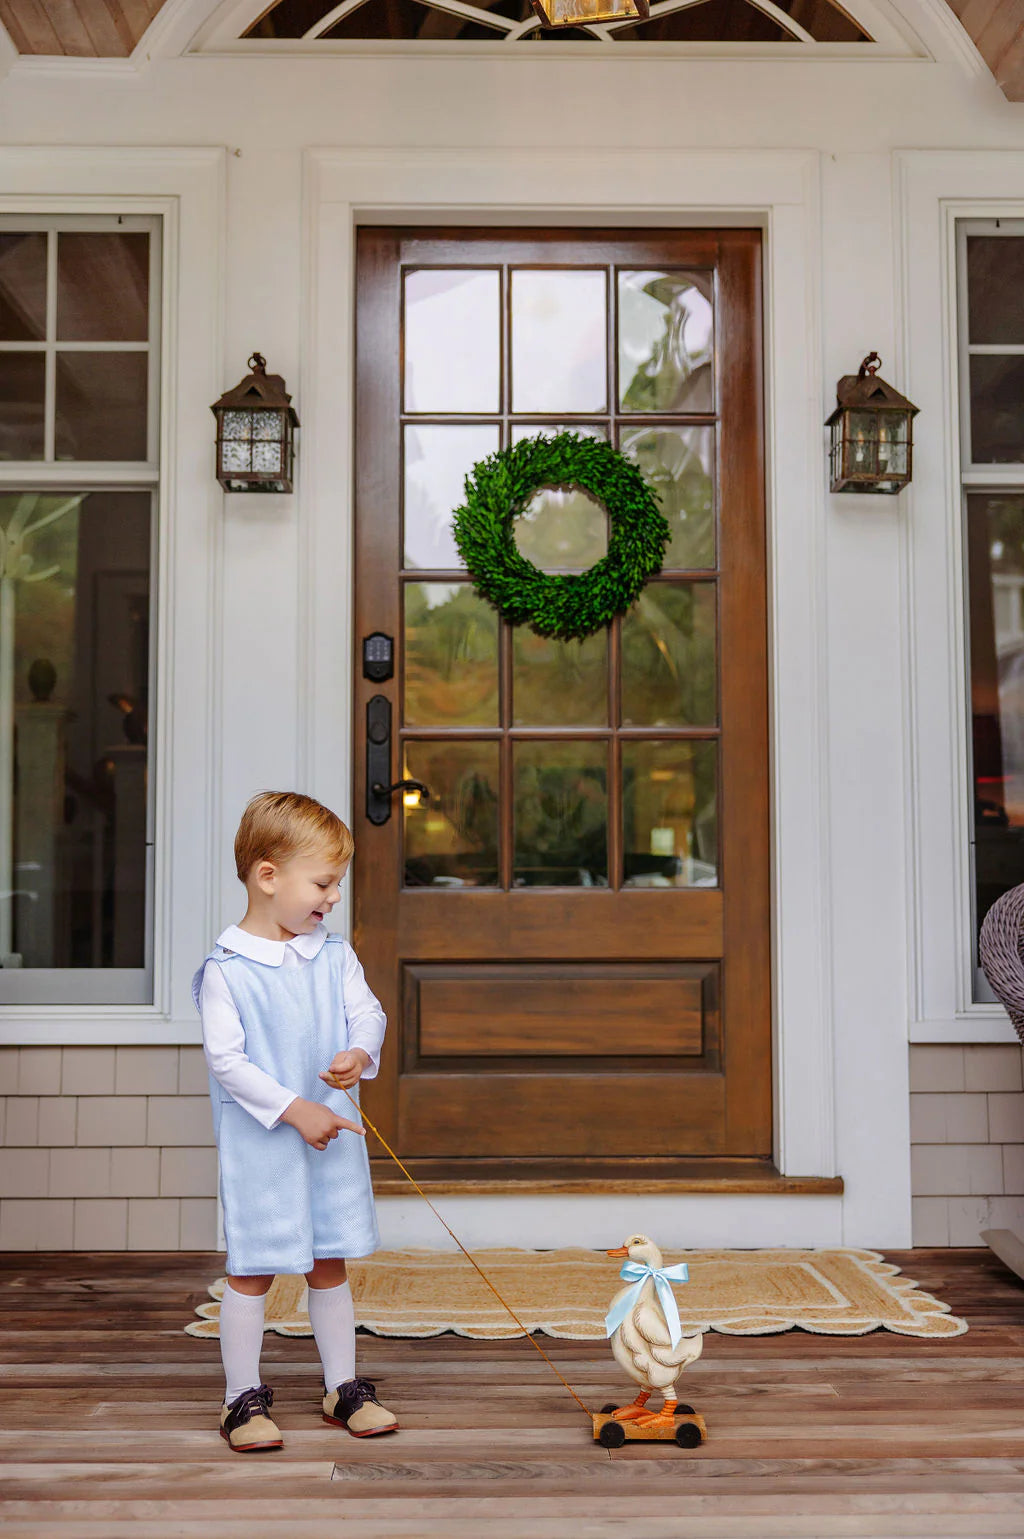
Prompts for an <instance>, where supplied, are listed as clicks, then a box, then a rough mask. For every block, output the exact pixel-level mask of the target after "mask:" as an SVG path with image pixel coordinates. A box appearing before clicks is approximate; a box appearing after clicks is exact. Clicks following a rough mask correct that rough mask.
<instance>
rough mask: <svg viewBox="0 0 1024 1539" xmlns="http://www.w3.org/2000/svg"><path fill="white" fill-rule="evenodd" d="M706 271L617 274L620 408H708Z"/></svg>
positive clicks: (710, 352)
mask: <svg viewBox="0 0 1024 1539" xmlns="http://www.w3.org/2000/svg"><path fill="white" fill-rule="evenodd" d="M711 283H712V278H711V274H710V273H682V272H620V273H619V400H620V404H621V406H622V410H623V411H630V412H632V411H712V410H713V408H714V395H713V391H712V378H711V366H712V357H713V352H714V331H713V326H712V313H711V292H712V289H711Z"/></svg>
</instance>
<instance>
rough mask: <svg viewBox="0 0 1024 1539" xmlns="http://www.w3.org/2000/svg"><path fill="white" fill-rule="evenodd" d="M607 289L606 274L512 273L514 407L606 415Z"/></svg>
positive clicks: (578, 270)
mask: <svg viewBox="0 0 1024 1539" xmlns="http://www.w3.org/2000/svg"><path fill="white" fill-rule="evenodd" d="M607 306H608V288H607V279H606V276H605V274H604V272H594V271H588V270H587V269H586V268H575V269H571V270H567V271H564V272H558V271H551V270H546V271H539V270H535V269H532V268H517V269H514V270H513V273H512V409H513V410H514V411H517V412H525V411H537V412H556V411H558V412H574V411H604V410H605V409H606V406H607V397H608V381H607V373H608V370H607V363H606V359H607V347H608V310H607Z"/></svg>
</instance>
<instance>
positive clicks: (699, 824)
mask: <svg viewBox="0 0 1024 1539" xmlns="http://www.w3.org/2000/svg"><path fill="white" fill-rule="evenodd" d="M717 764H718V744H717V743H715V742H712V741H708V742H682V743H681V742H660V743H659V742H625V743H623V745H622V823H623V851H624V871H623V886H624V887H715V886H717V884H718V816H717V795H716V780H717Z"/></svg>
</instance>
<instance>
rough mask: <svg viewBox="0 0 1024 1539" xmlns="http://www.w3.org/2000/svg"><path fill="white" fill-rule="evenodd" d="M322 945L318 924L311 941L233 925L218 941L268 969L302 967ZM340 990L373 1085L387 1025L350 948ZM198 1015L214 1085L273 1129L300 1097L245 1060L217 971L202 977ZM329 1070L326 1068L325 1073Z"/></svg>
mask: <svg viewBox="0 0 1024 1539" xmlns="http://www.w3.org/2000/svg"><path fill="white" fill-rule="evenodd" d="M326 940H327V927H326V925H322V924H320V925H317V927H316V929H315V930H313V931H311V933H310V934H309V935H293V936H292V938H291V940H288V941H273V940H266V939H265V938H264V937H263V936H262V935H250V934H249V932H248V930H241V929H239V927H238V925H236V924H232V925H228V927H227V929H226V930H225V931H224V933H223V934H222V935H218V937H217V945H218V946H223V948H224V950H225V951H237V952H238V954H239V956H243V957H248V958H249V960H250V961H252V962H262V963H263V964H264V966H267V967H306V966H308V964H309V963H310V962H312V960H313V958H314V957H316V956H319V954H320V952H321V950H322V949H323V946H324V943H325V941H326ZM344 986H345V1013H346V1015H347V1017H348V1045H349V1047H361V1048H362V1049H363V1051H364V1052H365V1053H366V1054H367V1055H368V1057H369V1059H370V1064H369V1067H368V1068H367V1069H364V1070H363V1074H362V1076H361V1077H362V1078H363V1079H373V1078H374V1076H375V1075H376V1073H377V1070H378V1069H379V1068H380V1050H381V1047H382V1045H383V1042H384V1027H385V1024H386V1019H385V1015H384V1011H383V1010H382V1009H381V1007H380V1004H379V1002H378V1000H377V999H376V997H375V995H374V994H373V993H371V991H370V988H369V985H368V984H367V982H366V979H365V978H364V976H363V969H362V967H361V966H360V964H359V958H358V957H357V956H356V954H355V952H354V951H353V950H352V947H351V946H349V945H346V947H345V979H344ZM199 1013H200V1015H201V1017H202V1022H203V1052H204V1053H205V1055H206V1063H207V1067H208V1068H209V1070H210V1073H211V1074H212V1075H213V1077H214V1079H216V1080H217V1081H218V1083H219V1084H220V1085H222V1086H223V1087H224V1089H225V1090H226V1091H227V1092H228V1094H229V1095H230V1096H231V1097H232V1099H233V1100H235V1101H237V1102H238V1104H239V1106H241V1107H243V1108H244V1109H245V1110H246V1111H247V1112H249V1113H250V1114H251V1115H252V1116H253V1117H255V1118H256V1120H257V1122H260V1123H262V1125H263V1126H264V1127H265V1128H273V1127H276V1126H277V1124H278V1122H279V1121H280V1119H281V1114H282V1112H284V1111H286V1110H287V1108H288V1107H289V1106H290V1105H291V1103H292V1102H293V1101H294V1100H295V1099H296V1098H297V1097H298V1096H300V1095H301V1094H302V1092H301V1091H299V1090H291V1089H289V1088H288V1087H287V1086H285V1085H279V1084H278V1082H277V1080H276V1079H274V1077H273V1075H271V1074H267V1073H266V1072H265V1070H263V1069H260V1068H258V1067H257V1065H256V1064H254V1063H251V1062H250V1060H249V1059H248V1058H247V1057H246V1052H245V1031H244V1030H243V1028H242V1021H241V1018H240V1016H239V1014H238V1010H237V1008H236V1006H235V1002H234V1000H233V999H232V997H231V990H230V989H229V988H228V985H227V980H226V979H225V977H224V971H223V969H222V968H220V967H207V968H206V970H205V971H204V973H203V984H202V988H201V990H200V993H199ZM328 1067H329V1065H328V1064H326V1063H325V1064H324V1068H325V1069H326V1068H328Z"/></svg>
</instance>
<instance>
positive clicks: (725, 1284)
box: [185, 1248, 967, 1341]
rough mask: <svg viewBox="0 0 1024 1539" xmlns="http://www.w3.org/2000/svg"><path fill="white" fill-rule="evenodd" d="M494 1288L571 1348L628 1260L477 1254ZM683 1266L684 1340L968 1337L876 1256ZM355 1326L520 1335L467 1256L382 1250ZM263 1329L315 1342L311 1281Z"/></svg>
mask: <svg viewBox="0 0 1024 1539" xmlns="http://www.w3.org/2000/svg"><path fill="white" fill-rule="evenodd" d="M474 1256H475V1259H476V1261H477V1263H478V1264H479V1266H480V1267H481V1268H482V1270H483V1271H484V1272H485V1273H486V1275H487V1276H488V1277H489V1278H490V1280H491V1282H492V1283H493V1284H494V1286H495V1288H497V1290H498V1291H499V1293H501V1294H502V1296H503V1297H504V1298H506V1299H507V1300H508V1302H509V1304H510V1305H511V1306H512V1308H513V1309H514V1310H515V1312H516V1314H517V1315H518V1316H519V1318H520V1320H522V1322H523V1324H524V1325H526V1326H527V1328H528V1329H529V1330H531V1331H544V1332H546V1333H547V1335H549V1336H561V1337H566V1338H568V1339H570V1340H577V1341H582V1340H591V1339H598V1338H603V1337H604V1334H605V1329H604V1317H605V1314H606V1313H607V1310H608V1305H609V1303H610V1301H611V1299H612V1297H613V1295H614V1294H615V1293H616V1292H618V1290H619V1289H620V1288H621V1287H622V1286H623V1284H622V1283H621V1282H620V1280H619V1263H618V1262H617V1261H615V1260H613V1259H611V1258H609V1257H608V1256H606V1255H605V1254H604V1252H603V1251H592V1250H575V1249H573V1250H549V1251H530V1250H514V1249H511V1248H507V1249H506V1248H503V1249H497V1250H480V1251H476V1252H474ZM664 1258H665V1259H664V1264H665V1265H666V1266H674V1265H675V1263H676V1262H679V1261H685V1262H686V1264H687V1266H688V1267H689V1271H690V1278H689V1282H687V1283H679V1284H676V1285H675V1296H676V1301H677V1303H678V1305H679V1318H680V1321H681V1323H682V1327H683V1330H684V1332H693V1331H709V1330H711V1331H721V1332H723V1333H724V1334H726V1335H730V1336H762V1335H771V1334H774V1333H776V1332H778V1331H790V1330H793V1329H795V1328H797V1327H799V1328H800V1329H801V1330H805V1331H814V1332H816V1333H818V1334H819V1335H824V1336H862V1335H864V1334H865V1333H866V1332H867V1331H874V1330H879V1329H882V1330H888V1331H896V1332H897V1333H898V1334H899V1335H901V1336H921V1337H932V1338H935V1337H940V1336H959V1335H962V1334H963V1332H964V1331H966V1329H967V1322H966V1320H961V1319H958V1318H957V1316H955V1315H951V1314H950V1313H949V1305H948V1304H943V1303H942V1302H941V1301H940V1300H939V1299H937V1298H934V1297H933V1296H932V1295H931V1294H930V1293H923V1292H921V1291H920V1289H918V1288H917V1286H916V1285H915V1283H914V1282H913V1280H912V1279H911V1278H909V1277H904V1276H902V1275H901V1274H900V1269H899V1267H896V1266H892V1265H891V1264H890V1263H889V1262H887V1261H886V1260H885V1259H884V1257H883V1256H881V1255H880V1254H879V1252H878V1251H874V1250H696V1251H682V1250H679V1251H665V1252H664ZM349 1277H350V1279H351V1282H352V1293H353V1298H354V1300H355V1311H356V1323H357V1325H361V1326H363V1327H364V1328H365V1329H366V1330H368V1331H373V1332H374V1333H375V1334H376V1335H378V1336H410V1337H418V1336H439V1335H441V1334H442V1333H443V1332H444V1331H454V1332H455V1333H456V1334H457V1335H459V1336H471V1337H478V1338H480V1339H481V1340H492V1341H493V1340H500V1339H503V1338H505V1337H511V1336H519V1335H521V1334H522V1333H521V1331H520V1330H519V1328H518V1326H517V1325H516V1324H515V1322H514V1321H513V1320H512V1319H510V1318H509V1316H508V1315H507V1314H506V1313H505V1311H504V1310H503V1309H502V1307H501V1305H500V1304H499V1303H498V1300H497V1299H496V1298H495V1297H494V1295H493V1294H492V1293H490V1292H489V1291H488V1289H487V1288H486V1287H485V1285H484V1283H483V1282H482V1281H481V1279H480V1278H479V1277H478V1276H477V1274H476V1272H475V1271H474V1270H473V1268H472V1267H471V1266H470V1264H469V1262H468V1261H467V1260H466V1258H465V1257H464V1256H462V1255H460V1254H459V1252H458V1251H450V1252H449V1251H437V1250H392V1251H378V1252H377V1254H376V1255H375V1256H371V1257H369V1258H367V1259H366V1260H364V1261H350V1262H349ZM224 1283H225V1279H224V1278H223V1277H221V1278H218V1279H217V1281H216V1282H214V1283H211V1284H210V1288H209V1293H210V1298H211V1300H212V1301H213V1302H211V1303H208V1304H200V1305H199V1307H198V1309H197V1310H196V1314H197V1315H199V1316H200V1319H198V1320H193V1321H191V1322H190V1323H189V1324H188V1325H186V1326H185V1330H186V1331H187V1332H188V1334H189V1335H190V1336H214V1337H215V1336H217V1335H218V1333H219V1327H218V1323H217V1319H218V1316H219V1314H220V1303H219V1302H218V1301H219V1299H220V1298H221V1296H222V1295H223V1292H224ZM265 1329H267V1330H272V1331H276V1332H277V1333H278V1334H279V1335H281V1336H310V1335H312V1331H311V1329H310V1324H309V1316H308V1315H307V1313H306V1283H305V1279H304V1278H302V1277H276V1278H275V1279H274V1282H273V1284H272V1286H271V1289H270V1292H269V1294H268V1295H267V1306H266V1326H265Z"/></svg>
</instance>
